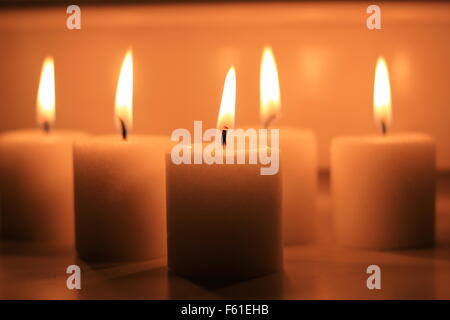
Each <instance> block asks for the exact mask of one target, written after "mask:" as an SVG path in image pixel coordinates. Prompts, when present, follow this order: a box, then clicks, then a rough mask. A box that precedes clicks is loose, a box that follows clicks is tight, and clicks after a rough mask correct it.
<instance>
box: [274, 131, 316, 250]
mask: <svg viewBox="0 0 450 320" xmlns="http://www.w3.org/2000/svg"><path fill="white" fill-rule="evenodd" d="M280 160H281V168H282V180H283V187H282V190H283V197H282V212H283V238H284V244H285V245H296V244H304V243H309V242H312V241H313V240H314V236H315V229H316V223H315V222H316V216H315V213H316V197H317V170H318V169H317V144H316V138H315V135H314V133H313V132H312V131H310V130H304V129H303V130H302V129H296V128H288V127H280Z"/></svg>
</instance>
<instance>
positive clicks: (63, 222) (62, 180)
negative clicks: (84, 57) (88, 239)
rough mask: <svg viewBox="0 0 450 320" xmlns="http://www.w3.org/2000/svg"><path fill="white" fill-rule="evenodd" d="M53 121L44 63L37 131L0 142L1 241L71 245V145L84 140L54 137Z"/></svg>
mask: <svg viewBox="0 0 450 320" xmlns="http://www.w3.org/2000/svg"><path fill="white" fill-rule="evenodd" d="M54 119H55V75H54V63H53V58H52V57H47V58H46V59H45V61H44V64H43V67H42V72H41V78H40V83H39V90H38V95H37V122H38V124H39V126H40V127H41V130H18V131H13V132H8V133H6V134H4V135H2V136H1V138H0V196H1V201H0V207H1V209H0V212H1V217H0V221H1V222H0V232H1V236H2V238H3V239H7V240H19V241H31V242H33V243H41V244H48V245H52V246H57V247H67V246H70V245H73V242H74V240H73V239H74V231H73V230H74V223H73V220H74V216H73V213H74V210H73V165H72V141H73V140H74V139H76V138H80V137H81V136H82V134H81V133H79V132H70V131H59V130H58V131H54V130H53V124H54Z"/></svg>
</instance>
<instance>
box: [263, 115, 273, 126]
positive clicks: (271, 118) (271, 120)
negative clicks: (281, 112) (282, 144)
mask: <svg viewBox="0 0 450 320" xmlns="http://www.w3.org/2000/svg"><path fill="white" fill-rule="evenodd" d="M275 118H276V115H275V114H272V115H271V116H270V117H269V118H268V119H267V120H266V122H265V123H264V128H266V129H268V128H269V127H270V124H271V123H272V122H273V121H274V120H275Z"/></svg>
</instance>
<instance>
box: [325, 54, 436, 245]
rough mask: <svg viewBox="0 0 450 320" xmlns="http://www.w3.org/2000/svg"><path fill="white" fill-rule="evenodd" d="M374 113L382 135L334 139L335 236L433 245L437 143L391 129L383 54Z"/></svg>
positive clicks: (346, 241)
mask: <svg viewBox="0 0 450 320" xmlns="http://www.w3.org/2000/svg"><path fill="white" fill-rule="evenodd" d="M374 116H375V120H376V122H377V124H378V125H379V126H380V129H381V131H382V135H376V136H363V137H339V138H336V139H335V140H334V141H333V143H332V147H331V175H332V194H333V205H334V216H335V223H336V232H337V240H338V242H339V243H340V244H342V245H347V246H353V247H361V248H371V249H400V248H418V247H425V246H429V245H432V244H433V242H434V222H435V216H434V215H435V213H434V205H435V204H434V201H435V200H434V197H435V142H434V140H433V139H432V138H431V137H429V136H427V135H424V134H419V133H403V134H391V133H388V131H389V126H390V123H391V119H392V116H391V92H390V84H389V74H388V69H387V65H386V62H385V60H384V59H383V58H379V59H378V62H377V66H376V72H375V86H374Z"/></svg>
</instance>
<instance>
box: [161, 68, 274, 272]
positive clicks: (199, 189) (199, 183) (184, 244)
mask: <svg viewBox="0 0 450 320" xmlns="http://www.w3.org/2000/svg"><path fill="white" fill-rule="evenodd" d="M235 81H236V80H235V74H234V69H233V68H232V69H231V70H230V71H229V73H228V75H227V79H226V81H225V86H224V92H223V96H222V104H221V112H220V115H219V125H218V127H219V128H224V127H227V128H232V127H233V124H234V103H235V98H234V97H235V90H236V88H235V86H236V84H235ZM227 97H232V98H231V99H229V98H227ZM224 101H226V102H224ZM224 109H228V110H229V112H223V110H224ZM198 147H199V146H198V145H197V146H194V147H190V148H189V150H192V151H193V152H192V153H193V157H194V159H195V158H200V159H201V158H202V154H201V152H202V147H201V145H200V148H198ZM266 148H268V147H266ZM197 149H200V150H197ZM258 151H259V150H258V149H248V148H246V149H236V150H235V153H236V154H237V155H236V156H238V155H239V154H242V153H245V154H246V155H247V156H249V155H251V154H255V153H257V152H258ZM272 152H277V150H272ZM224 153H225V152H224ZM229 156H230V155H229V154H227V155H226V156H225V157H229ZM231 156H232V155H231ZM224 161H225V160H224ZM166 172H167V174H166V176H167V225H168V229H167V230H168V265H169V269H170V270H172V271H173V272H175V273H177V274H179V275H183V276H187V277H194V278H209V279H216V280H235V279H245V278H252V277H256V276H261V275H264V274H268V273H272V272H277V271H279V270H281V268H282V243H281V241H282V239H281V214H280V201H281V194H280V182H281V181H280V178H279V176H280V175H279V174H276V175H261V172H260V166H259V165H257V164H236V163H235V164H205V163H202V164H174V163H173V162H172V160H171V154H170V153H168V154H167V156H166Z"/></svg>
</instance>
